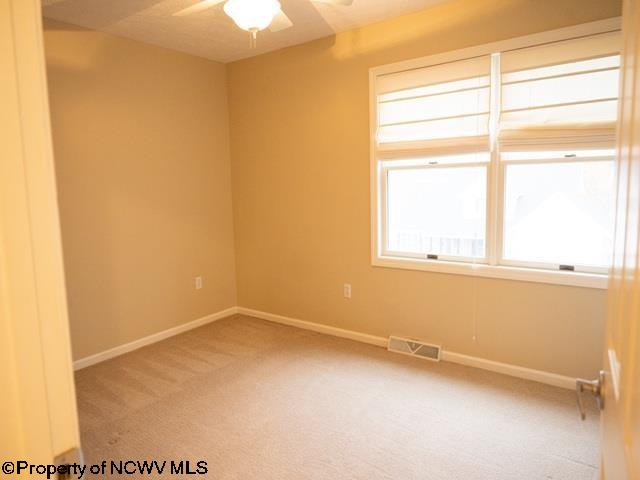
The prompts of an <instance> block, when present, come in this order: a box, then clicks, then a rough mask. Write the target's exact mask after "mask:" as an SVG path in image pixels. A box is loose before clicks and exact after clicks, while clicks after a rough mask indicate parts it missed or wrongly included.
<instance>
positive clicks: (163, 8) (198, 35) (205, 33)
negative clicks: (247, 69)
mask: <svg viewBox="0 0 640 480" xmlns="http://www.w3.org/2000/svg"><path fill="white" fill-rule="evenodd" d="M197 1H198V0H43V4H44V7H43V11H44V16H45V17H47V18H51V19H54V20H59V21H62V22H68V23H72V24H75V25H80V26H83V27H87V28H92V29H95V30H101V31H104V32H108V33H112V34H114V35H120V36H122V37H128V38H132V39H135V40H139V41H141V42H146V43H151V44H153V45H159V46H161V47H166V48H171V49H174V50H179V51H182V52H186V53H190V54H192V55H198V56H201V57H205V58H210V59H212V60H217V61H220V62H231V61H234V60H239V59H242V58H247V57H251V56H254V55H259V54H261V53H265V52H269V51H272V50H277V49H280V48H283V47H287V46H290V45H296V44H299V43H304V42H308V41H310V40H313V39H316V38H321V37H326V36H328V35H332V34H333V33H336V32H341V31H345V30H349V29H351V28H355V27H359V26H362V25H367V24H369V23H374V22H377V21H380V20H384V19H386V18H391V17H396V16H399V15H403V14H405V13H409V12H414V11H418V10H422V9H425V8H428V7H430V6H432V5H435V4H437V3H442V2H443V1H444V0H354V2H353V4H352V5H351V6H349V7H345V6H334V5H326V4H322V3H314V2H312V1H311V0H280V3H281V5H282V9H283V11H284V12H285V13H286V14H287V15H288V16H289V18H290V19H291V20H292V21H293V27H291V28H288V29H286V30H282V31H279V32H275V33H273V32H270V31H268V30H264V31H263V32H260V33H259V34H258V45H257V47H256V48H254V49H251V48H250V47H249V34H248V33H247V32H245V31H243V30H240V29H239V28H238V27H236V25H235V24H234V23H233V21H232V20H231V19H230V18H229V17H228V16H227V15H226V14H225V13H224V12H223V10H222V4H220V5H217V6H215V7H212V8H210V9H208V10H204V11H202V12H199V13H194V14H192V15H188V16H183V17H176V16H173V15H172V14H173V13H175V12H177V11H179V10H182V9H184V8H186V7H189V6H191V5H193V4H194V3H197Z"/></svg>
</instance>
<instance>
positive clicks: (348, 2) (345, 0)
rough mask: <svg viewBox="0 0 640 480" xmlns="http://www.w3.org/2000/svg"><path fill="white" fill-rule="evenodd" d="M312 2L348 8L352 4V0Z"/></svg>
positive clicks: (315, 0)
mask: <svg viewBox="0 0 640 480" xmlns="http://www.w3.org/2000/svg"><path fill="white" fill-rule="evenodd" d="M312 1H313V2H318V3H327V4H329V5H343V6H345V7H348V6H349V5H351V4H352V3H353V0H312Z"/></svg>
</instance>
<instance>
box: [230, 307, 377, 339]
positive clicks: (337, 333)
mask: <svg viewBox="0 0 640 480" xmlns="http://www.w3.org/2000/svg"><path fill="white" fill-rule="evenodd" d="M238 313H239V314H241V315H248V316H250V317H256V318H261V319H263V320H269V321H271V322H275V323H281V324H283V325H289V326H291V327H298V328H303V329H305V330H313V331H314V332H318V333H326V334H327V335H333V336H334V337H342V338H348V339H350V340H355V341H357V342H362V343H369V344H371V345H376V346H378V347H386V346H387V339H386V338H383V337H377V336H375V335H369V334H367V333H360V332H356V331H354V330H346V329H344V328H338V327H332V326H330V325H323V324H321V323H314V322H307V321H306V320H298V319H297V318H290V317H284V316H282V315H276V314H274V313H267V312H261V311H260V310H252V309H250V308H244V307H238Z"/></svg>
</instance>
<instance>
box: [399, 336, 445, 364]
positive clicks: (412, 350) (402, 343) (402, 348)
mask: <svg viewBox="0 0 640 480" xmlns="http://www.w3.org/2000/svg"><path fill="white" fill-rule="evenodd" d="M387 349H388V350H389V351H390V352H396V353H403V354H404V355H411V356H412V357H420V358H426V359H427V360H432V361H434V362H439V361H440V347H439V346H438V345H429V344H428V343H423V342H418V341H416V340H409V339H407V338H400V337H389V343H388V344H387Z"/></svg>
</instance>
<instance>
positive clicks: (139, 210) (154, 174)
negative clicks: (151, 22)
mask: <svg viewBox="0 0 640 480" xmlns="http://www.w3.org/2000/svg"><path fill="white" fill-rule="evenodd" d="M45 46H46V60H47V67H48V79H49V93H50V101H51V115H52V128H53V140H54V153H55V162H56V171H57V177H58V190H59V200H60V214H61V222H62V235H63V247H64V255H65V268H66V277H67V290H68V297H69V309H70V319H71V334H72V341H73V352H74V358H76V359H78V358H82V357H85V356H87V355H91V354H94V353H97V352H101V351H103V350H106V349H108V348H111V347H115V346H117V345H121V344H124V343H127V342H130V341H132V340H136V339H138V338H141V337H144V336H146V335H150V334H152V333H156V332H159V331H162V330H165V329H167V328H170V327H173V326H176V325H179V324H182V323H185V322H188V321H191V320H195V319H197V318H199V317H202V316H205V315H208V314H211V313H215V312H218V311H220V310H223V309H225V308H228V307H231V306H234V305H235V304H236V281H235V272H234V270H235V265H234V262H235V260H234V246H233V220H232V213H231V191H230V166H229V152H228V120H227V119H228V115H227V96H226V78H225V67H224V65H221V64H218V63H215V62H211V61H208V60H204V59H199V58H196V57H193V56H189V55H185V54H182V53H178V52H174V51H170V50H166V49H162V48H158V47H154V46H150V45H145V44H142V43H138V42H134V41H131V40H126V39H122V38H118V37H114V36H111V35H106V34H103V33H97V32H92V31H87V30H83V29H80V28H77V27H72V26H69V25H65V24H60V23H54V22H46V26H45ZM197 275H201V276H203V277H204V288H203V289H202V290H198V291H196V290H195V288H194V277H196V276H197Z"/></svg>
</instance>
